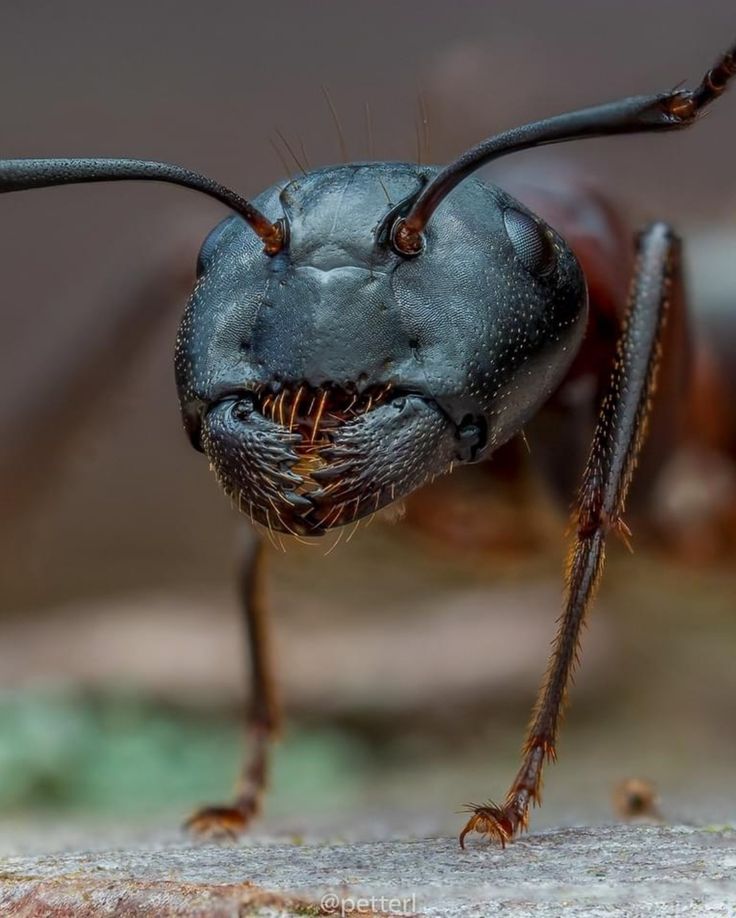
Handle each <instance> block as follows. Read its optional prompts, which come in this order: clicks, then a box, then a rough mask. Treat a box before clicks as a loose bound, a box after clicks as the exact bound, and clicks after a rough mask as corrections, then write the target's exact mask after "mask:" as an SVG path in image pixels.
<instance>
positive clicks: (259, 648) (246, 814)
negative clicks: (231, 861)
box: [186, 539, 279, 838]
mask: <svg viewBox="0 0 736 918" xmlns="http://www.w3.org/2000/svg"><path fill="white" fill-rule="evenodd" d="M264 553H265V549H264V546H263V542H262V541H261V540H260V539H258V541H257V542H256V544H255V546H254V547H253V548H251V550H250V553H249V555H248V556H247V557H246V559H245V563H244V564H243V568H242V572H241V583H240V587H241V592H242V597H241V599H242V604H243V611H244V613H245V618H246V625H247V631H248V645H249V650H250V661H251V681H252V699H251V713H250V718H249V726H250V733H251V739H252V743H253V748H252V750H251V751H250V758H249V759H248V760H247V761H246V763H245V765H244V767H243V770H242V773H241V776H240V780H239V782H238V787H237V790H236V794H235V799H234V800H233V802H232V803H230V804H225V805H223V806H205V807H202V808H201V809H199V810H197V812H196V813H194V815H193V816H191V817H190V819H189V820H187V823H186V828H187V829H189V830H190V831H191V832H193V833H194V834H196V835H201V836H213V837H215V836H219V837H223V836H224V837H230V838H236V837H237V836H238V835H240V834H241V833H242V832H244V831H245V830H246V829H247V828H248V827H249V825H250V823H251V822H252V820H253V819H254V818H255V817H256V816H258V814H259V812H260V809H261V801H262V797H263V793H264V791H265V789H266V784H267V780H268V764H269V758H270V751H271V744H272V742H273V740H274V738H275V736H276V734H277V732H278V725H279V710H278V705H277V703H276V696H275V692H274V688H273V680H272V678H271V666H270V663H271V661H270V657H269V654H268V651H269V647H268V640H267V634H266V608H265V602H264V595H263V575H264Z"/></svg>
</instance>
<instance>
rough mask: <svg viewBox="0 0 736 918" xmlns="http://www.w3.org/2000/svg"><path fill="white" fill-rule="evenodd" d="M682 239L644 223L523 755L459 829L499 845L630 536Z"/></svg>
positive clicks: (520, 811)
mask: <svg viewBox="0 0 736 918" xmlns="http://www.w3.org/2000/svg"><path fill="white" fill-rule="evenodd" d="M680 261H681V255H680V242H679V239H678V238H677V237H676V236H675V234H674V233H673V231H672V230H671V229H670V228H669V227H668V226H666V225H665V224H663V223H655V224H653V225H652V226H650V227H649V228H647V229H646V230H645V231H644V233H643V234H642V235H641V237H640V238H639V241H638V258H637V264H636V268H635V272H634V278H633V283H632V287H631V292H630V295H629V305H628V307H627V310H626V317H625V321H624V327H623V330H622V333H621V336H620V338H619V342H618V347H617V354H616V363H615V366H614V370H613V373H612V375H611V380H610V383H609V387H608V392H607V395H606V396H605V398H604V400H603V403H602V405H601V411H600V414H599V417H598V422H597V425H596V429H595V433H594V436H593V445H592V448H591V451H590V456H589V458H588V462H587V465H586V468H585V472H584V473H583V480H582V484H581V487H580V491H579V494H578V498H577V502H576V506H575V509H574V512H573V520H572V526H573V529H574V532H575V536H574V541H573V544H572V546H571V550H570V554H569V558H568V563H567V578H566V590H565V599H564V606H563V612H562V615H561V617H560V618H559V620H558V630H557V635H556V637H555V640H554V645H553V650H552V655H551V657H550V661H549V665H548V668H547V673H546V675H545V678H544V681H543V683H542V687H541V690H540V693H539V697H538V699H537V704H536V706H535V708H534V713H533V715H532V719H531V723H530V725H529V728H528V733H527V737H526V742H525V743H524V747H523V752H522V756H523V758H522V764H521V768H520V769H519V771H518V773H517V775H516V778H515V779H514V782H513V784H512V785H511V788H510V789H509V792H508V794H507V795H506V799H505V800H504V802H503V804H501V805H500V806H498V805H496V804H494V803H492V802H489V803H486V804H484V805H471V806H470V807H469V811H470V813H471V816H470V819H469V820H468V822H467V824H466V825H465V827H464V828H463V830H462V832H461V834H460V844H461V845H463V843H464V840H465V837H466V835H468V833H470V832H473V831H478V832H481V833H482V834H486V835H488V836H489V837H490V838H492V839H495V840H496V841H498V842H500V843H501V845H502V846H504V845H505V844H506V842H507V841H509V840H511V839H512V838H513V837H514V836H515V835H516V834H517V833H518V832H520V831H523V830H524V829H525V828H526V827H527V822H528V818H529V814H528V811H529V805H530V804H531V803H533V804H539V803H540V802H541V786H542V770H543V767H544V763H545V761H546V760H549V761H554V759H555V756H556V753H555V743H556V739H557V731H558V727H559V722H560V717H561V714H562V710H563V708H564V705H565V700H566V695H567V687H568V683H569V681H570V675H571V673H572V671H573V669H574V667H575V664H576V663H577V660H578V656H579V639H580V631H581V627H582V624H583V621H584V619H585V614H586V612H587V611H588V608H589V607H590V605H591V602H592V601H593V598H594V596H595V592H596V588H597V586H598V583H599V581H600V577H601V573H602V571H603V564H604V559H605V540H606V536H607V534H608V533H609V532H610V531H613V532H615V533H616V534H617V535H619V536H620V537H621V538H622V539H623V540H624V541H625V542H628V536H629V535H630V532H629V529H628V527H627V526H626V523H625V522H624V520H623V513H624V506H625V503H626V495H627V492H628V490H629V484H630V482H631V476H632V474H633V471H634V467H635V466H636V463H637V459H638V456H639V450H640V448H641V445H642V441H643V439H644V435H645V433H646V428H647V424H648V419H649V411H650V405H651V400H652V396H653V394H654V390H655V385H656V377H657V370H658V366H659V362H660V361H659V358H660V351H661V341H662V336H663V330H664V326H665V322H666V319H667V313H668V311H669V306H670V301H671V300H672V299H674V298H675V297H676V296H679V290H680V286H681V284H682V275H681V267H680Z"/></svg>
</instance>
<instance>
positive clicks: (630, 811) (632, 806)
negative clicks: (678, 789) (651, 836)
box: [613, 778, 663, 822]
mask: <svg viewBox="0 0 736 918" xmlns="http://www.w3.org/2000/svg"><path fill="white" fill-rule="evenodd" d="M613 811H614V813H615V814H616V816H617V817H618V818H619V819H622V820H623V821H624V822H634V821H636V822H662V821H663V820H662V814H661V813H660V810H659V794H658V792H657V788H656V786H655V785H654V783H653V782H652V781H649V780H648V779H646V778H625V779H624V780H623V781H621V782H620V783H619V784H617V785H616V787H615V788H614V790H613Z"/></svg>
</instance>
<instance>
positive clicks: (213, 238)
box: [197, 217, 239, 277]
mask: <svg viewBox="0 0 736 918" xmlns="http://www.w3.org/2000/svg"><path fill="white" fill-rule="evenodd" d="M238 219H239V218H238V217H226V218H225V219H224V220H222V221H221V222H220V223H218V224H217V226H216V227H215V228H214V229H213V230H212V232H211V233H210V234H209V235H208V236H207V238H206V239H205V240H204V242H203V243H202V248H201V249H200V250H199V255H198V256H197V277H201V275H202V274H203V273H204V271H205V269H206V267H207V265H208V264H209V262H210V261H211V259H212V255H213V253H214V251H215V249H216V248H217V244H218V242H219V241H220V239H221V238H222V235H223V233H224V232H225V230H226V229H227V228H228V226H230V224H231V223H232V222H233V221H234V220H238Z"/></svg>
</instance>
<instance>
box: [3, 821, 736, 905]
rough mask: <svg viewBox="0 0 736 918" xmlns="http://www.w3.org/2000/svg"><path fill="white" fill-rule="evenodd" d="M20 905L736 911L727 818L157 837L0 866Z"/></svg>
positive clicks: (10, 896)
mask: <svg viewBox="0 0 736 918" xmlns="http://www.w3.org/2000/svg"><path fill="white" fill-rule="evenodd" d="M0 910H1V913H2V914H3V915H17V916H37V915H38V916H41V915H43V916H62V915H63V916H72V915H73V916H82V918H84V916H90V918H91V916H104V915H136V916H175V915H177V916H178V915H193V916H213V918H229V916H245V915H255V916H273V918H275V916H299V915H350V914H353V915H356V914H388V915H391V914H399V915H416V916H420V915H426V916H441V918H454V916H480V918H491V916H494V915H514V916H530V918H532V916H533V918H552V916H558V915H560V916H561V915H565V916H572V918H575V916H586V918H597V916H618V915H620V916H626V918H653V916H663V918H664V916H667V918H672V916H686V915H687V916H690V915H692V916H698V918H700V916H711V915H712V916H723V918H726V916H728V918H733V916H734V915H736V831H735V830H734V829H733V827H730V828H729V827H723V826H721V827H718V826H710V827H702V828H693V827H690V826H684V825H679V826H601V827H595V828H587V827H582V828H573V827H571V828H566V829H554V830H550V831H546V832H537V833H533V834H532V835H529V836H527V837H525V838H523V839H521V840H519V841H518V842H516V843H515V844H513V845H511V846H509V847H508V848H507V849H506V850H505V851H502V850H499V849H498V848H494V847H489V846H487V845H486V844H481V843H473V844H472V845H469V848H468V850H466V851H461V850H460V849H459V847H458V844H457V841H456V840H455V839H451V838H428V839H420V838H408V839H403V840H391V841H373V842H363V843H359V844H334V843H327V842H322V843H314V842H310V843H304V842H302V841H300V840H292V841H290V842H284V841H283V840H269V839H251V840H249V841H247V842H245V843H243V844H238V845H226V846H219V845H210V844H208V845H202V846H194V845H187V844H182V843H181V842H173V841H171V842H167V843H158V844H151V843H150V842H149V843H147V844H144V845H140V846H138V845H136V846H127V847H121V848H114V849H100V850H92V851H71V852H63V853H57V854H54V855H42V856H9V857H4V858H3V859H2V862H1V864H0Z"/></svg>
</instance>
